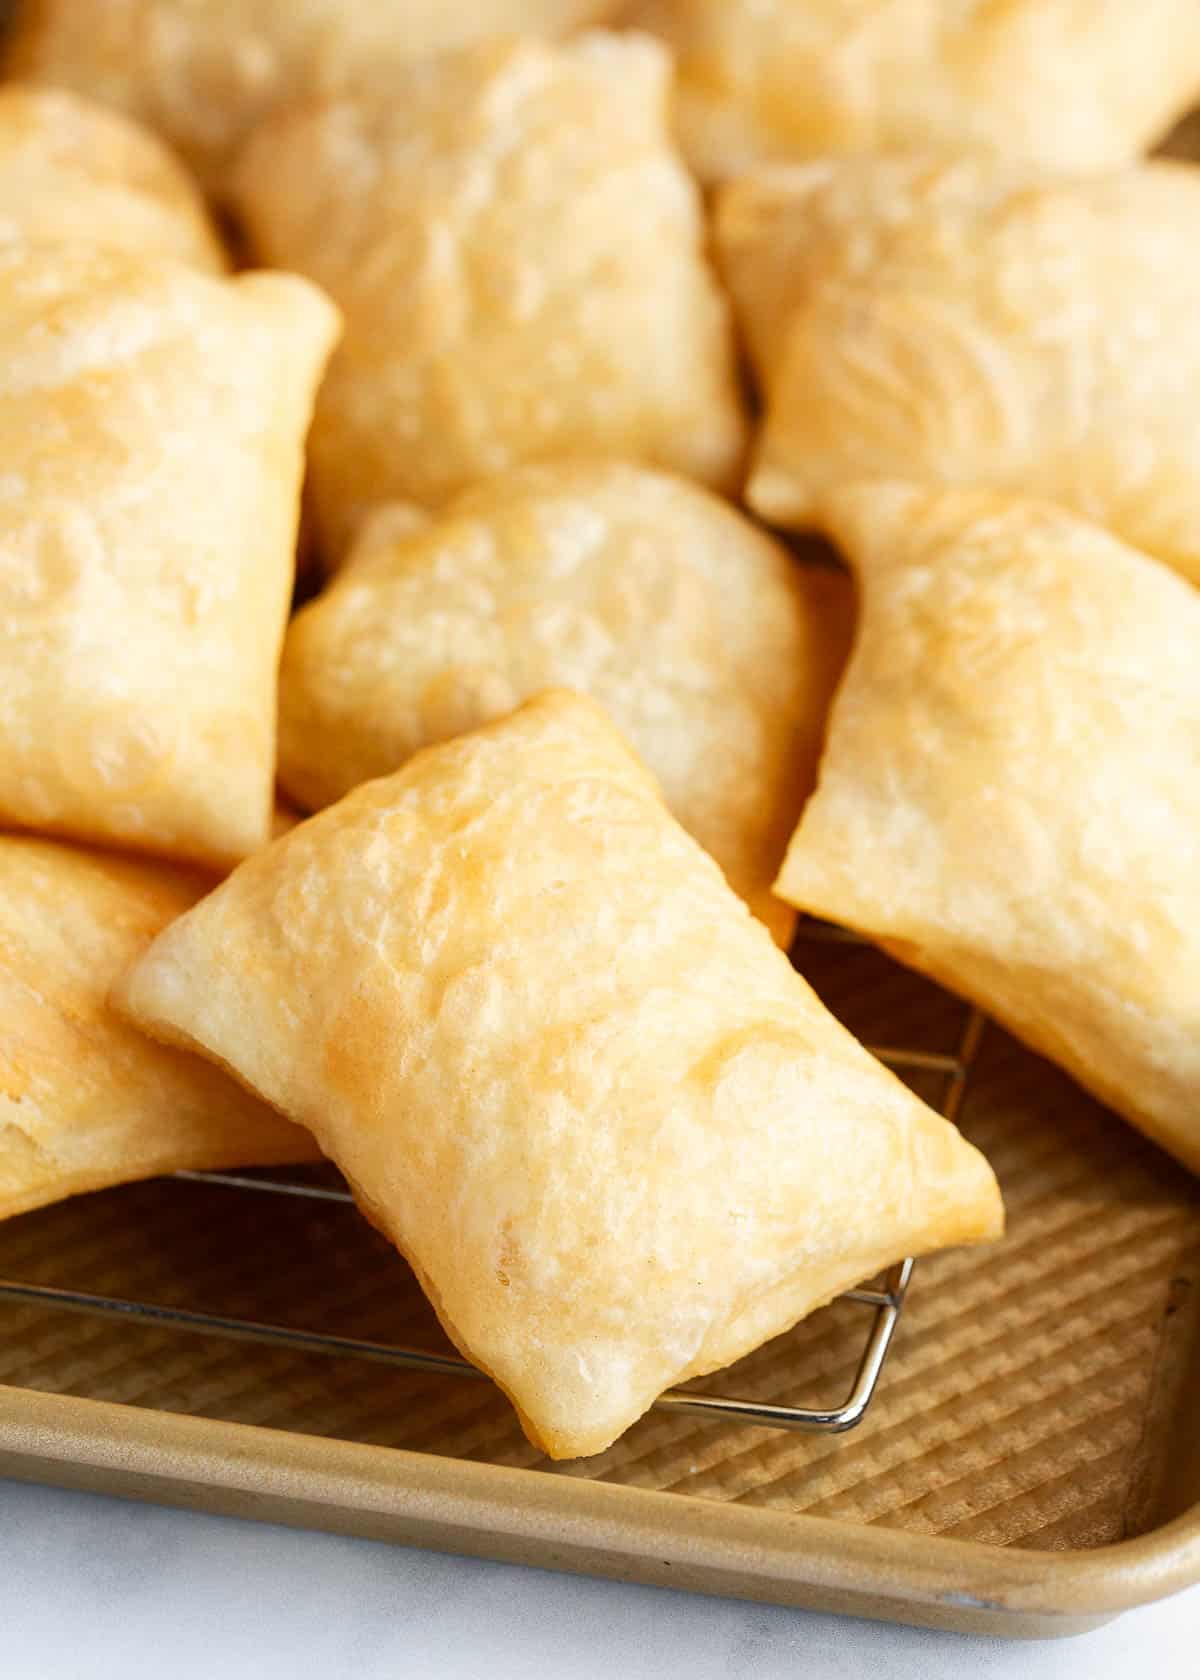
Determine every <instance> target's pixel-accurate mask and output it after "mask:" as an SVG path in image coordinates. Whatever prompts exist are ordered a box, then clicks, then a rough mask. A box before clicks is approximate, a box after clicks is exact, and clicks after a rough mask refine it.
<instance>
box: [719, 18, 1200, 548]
mask: <svg viewBox="0 0 1200 1680" xmlns="http://www.w3.org/2000/svg"><path fill="white" fill-rule="evenodd" d="M1197 15H1198V17H1200V13H1198V14H1197ZM719 224H720V237H721V241H722V245H723V248H724V252H725V262H726V270H727V273H728V275H729V278H730V282H731V284H732V285H733V288H734V291H735V293H736V294H737V295H738V297H739V299H740V302H741V308H742V311H743V313H744V317H745V319H746V323H747V335H748V339H749V343H750V345H751V350H752V354H754V356H755V359H756V361H757V363H758V366H759V371H760V378H761V382H762V383H763V385H764V388H765V390H766V393H767V399H768V400H767V410H768V412H767V419H766V425H765V428H764V430H763V433H762V436H761V438H760V440H759V443H758V447H757V451H756V458H755V462H754V466H753V469H752V473H751V480H750V486H749V491H748V494H749V500H750V502H751V503H752V505H753V506H754V507H756V508H757V510H758V511H759V512H760V513H762V514H763V515H764V516H766V517H768V518H771V519H775V520H779V521H782V522H784V523H788V522H793V523H798V524H805V523H809V522H811V521H812V520H813V519H814V517H815V510H816V505H817V503H818V502H819V500H820V498H821V497H822V496H823V495H824V494H825V493H826V492H828V491H829V490H831V489H836V488H837V487H839V486H840V485H843V484H846V483H850V482H853V481H855V480H858V479H867V478H887V477H896V478H911V479H913V480H914V481H921V482H930V483H941V484H949V485H962V486H964V487H973V486H987V487H989V488H993V489H1002V490H1009V491H1011V492H1013V493H1014V494H1020V495H1028V496H1044V497H1045V498H1047V499H1048V500H1052V501H1058V502H1063V503H1065V504H1067V505H1068V506H1070V507H1071V508H1073V509H1074V510H1075V511H1076V512H1079V513H1082V514H1084V515H1085V516H1086V517H1088V518H1089V519H1092V520H1095V521H1096V522H1097V523H1098V524H1102V525H1106V526H1108V528H1109V529H1111V530H1113V531H1115V532H1116V533H1117V535H1119V536H1121V537H1123V538H1124V539H1125V540H1126V541H1128V542H1130V543H1133V544H1134V545H1136V546H1138V547H1141V548H1144V549H1146V550H1148V551H1149V552H1150V553H1153V554H1156V555H1158V556H1159V557H1160V558H1162V559H1166V560H1169V561H1170V562H1171V563H1172V564H1174V565H1176V566H1177V567H1178V568H1179V569H1180V570H1181V571H1184V572H1185V573H1187V575H1189V576H1191V577H1193V578H1196V579H1200V409H1198V408H1197V405H1196V401H1195V393H1196V390H1197V388H1198V386H1200V314H1198V312H1197V310H1196V300H1195V286H1194V284H1193V269H1194V260H1195V251H1196V248H1197V244H1198V242H1200V170H1197V169H1196V168H1195V167H1194V166H1192V165H1189V164H1179V163H1154V164H1147V165H1141V166H1138V167H1136V168H1130V169H1126V170H1123V171H1120V172H1118V173H1114V174H1111V175H1106V176H1097V177H1093V178H1089V179H1085V180H1076V181H1070V180H1065V179H1054V178H1051V177H1048V176H1044V175H1043V176H1035V175H1030V174H1028V173H1026V172H1023V171H1021V170H1020V169H1016V168H1013V167H1008V166H1005V167H1001V166H995V167H993V166H990V165H981V164H976V163H973V162H969V161H961V162H950V163H947V162H944V161H942V160H938V159H934V158H930V157H923V158H922V157H904V158H900V157H893V158H880V159H873V160H855V161H851V162H845V163H841V164H837V163H835V164H828V165H820V164H814V165H811V166H808V167H800V168H797V169H794V170H786V171H774V172H765V173H764V175H763V176H761V177H758V178H750V179H749V180H748V181H746V182H744V183H738V184H737V185H735V186H732V187H731V188H729V189H728V192H727V193H726V195H725V196H724V199H723V202H722V206H721V210H720V214H719Z"/></svg>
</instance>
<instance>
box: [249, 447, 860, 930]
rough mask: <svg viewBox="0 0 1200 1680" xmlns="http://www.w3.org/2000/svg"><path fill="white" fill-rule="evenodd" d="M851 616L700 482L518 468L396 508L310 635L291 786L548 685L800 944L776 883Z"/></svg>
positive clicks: (305, 622)
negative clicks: (591, 703)
mask: <svg viewBox="0 0 1200 1680" xmlns="http://www.w3.org/2000/svg"><path fill="white" fill-rule="evenodd" d="M398 517H399V518H400V519H402V521H403V523H402V524H401V526H400V528H399V529H398V528H397V521H398ZM853 610H854V604H853V591H852V589H851V586H850V582H849V579H848V578H847V576H846V575H845V573H843V572H838V571H834V570H832V569H830V570H822V569H820V568H818V567H815V566H799V565H797V564H796V562H795V561H794V560H793V558H792V557H791V555H790V554H789V553H788V552H787V550H786V549H784V548H781V547H780V546H779V544H777V543H776V542H774V541H773V540H772V539H771V538H770V537H768V536H767V535H766V534H765V533H764V532H762V531H759V530H758V529H757V528H756V527H755V526H754V525H752V524H751V523H750V521H749V520H747V519H745V518H744V517H743V516H742V515H741V514H739V513H737V512H736V511H735V510H734V509H733V508H731V507H729V506H728V504H727V503H725V502H722V501H720V500H719V499H718V498H717V497H716V496H713V495H711V494H710V493H709V492H708V491H706V490H701V489H699V488H698V487H697V486H696V485H694V484H690V483H689V482H688V481H687V480H685V479H677V478H668V477H667V476H666V475H665V474H662V473H656V472H651V471H649V470H648V469H647V468H644V467H633V466H626V465H619V464H613V463H589V464H584V463H555V464H551V465H546V466H540V467H524V468H518V469H517V470H516V471H515V472H512V473H509V474H506V475H505V476H503V477H501V478H498V479H493V480H491V481H490V482H489V483H487V484H486V485H483V486H481V487H480V488H478V489H476V490H470V491H467V492H466V493H465V494H464V495H462V496H460V497H459V498H457V499H456V500H455V501H454V502H453V503H452V504H451V505H450V507H449V508H447V509H446V510H445V512H443V513H442V514H440V515H438V516H436V517H434V518H432V519H429V520H427V521H425V522H424V523H423V524H422V523H421V521H420V516H419V515H416V516H415V522H414V516H413V514H412V511H411V510H409V509H401V510H399V515H398V513H397V511H396V510H393V509H386V508H385V509H384V510H382V511H381V513H380V514H378V515H376V516H375V518H374V519H372V520H371V521H369V522H368V524H367V526H366V528H365V530H364V532H363V535H362V537H361V539H360V541H359V543H358V545H357V547H356V549H355V550H354V551H353V554H352V557H351V561H350V563H349V564H348V565H347V566H346V567H345V568H344V570H343V571H342V572H341V573H340V574H339V575H338V577H337V578H336V579H335V580H334V582H333V584H332V585H331V587H330V588H329V589H328V590H326V592H325V593H324V594H323V595H321V596H320V597H319V598H318V599H317V600H315V601H313V602H311V603H310V604H309V605H308V606H306V607H305V608H303V609H302V611H301V612H300V613H299V614H298V615H297V616H296V617H295V618H294V619H293V620H292V623H291V625H290V626H289V628H288V633H287V637H286V639H285V641H284V650H283V660H282V662H281V665H280V683H279V778H280V781H281V782H282V784H283V786H284V787H285V788H286V789H287V790H288V792H289V793H290V794H291V795H292V797H293V798H294V799H296V800H297V801H298V802H299V803H300V804H301V805H303V806H305V807H307V808H308V809H310V810H315V809H318V808H319V807H320V806H322V805H327V804H330V803H331V802H332V801H333V800H335V799H340V798H341V797H342V795H343V794H345V793H348V792H349V790H350V789H351V788H352V787H356V786H357V785H358V783H359V782H365V781H367V780H368V779H369V778H370V777H372V776H380V775H384V774H386V773H387V772H388V771H391V770H395V769H397V768H398V767H399V766H400V765H401V764H403V763H404V762H405V760H406V759H408V758H409V757H411V755H412V754H413V753H414V752H416V751H417V749H418V748H419V747H424V746H428V745H430V744H431V743H432V742H435V741H442V740H446V739H448V738H449V737H450V736H452V735H458V734H461V733H462V732H463V731H464V730H467V729H473V728H475V727H476V726H477V725H479V724H481V723H486V722H489V721H490V720H491V719H493V718H497V717H503V716H504V715H505V713H507V712H510V711H512V709H513V708H514V706H516V705H518V704H519V703H520V702H521V701H522V700H528V699H530V698H532V696H533V695H535V694H538V693H540V692H541V690H543V689H546V688H554V687H570V688H573V689H577V690H579V691H580V692H582V693H585V694H588V695H590V696H591V697H592V698H593V699H594V700H597V701H599V702H600V704H601V705H603V706H604V708H605V710H606V711H607V712H608V715H609V717H610V718H611V719H612V721H613V722H614V723H615V724H616V725H617V727H618V729H620V731H621V732H622V734H623V735H624V736H625V738H626V740H627V741H629V742H630V744H631V745H632V746H633V747H634V749H635V750H636V751H637V752H638V753H639V754H640V755H641V757H642V758H643V760H644V761H645V764H646V766H647V768H648V769H649V770H650V771H651V773H652V774H653V775H655V776H656V777H657V778H658V781H659V784H660V786H661V787H662V790H663V794H664V797H665V798H666V801H667V804H668V806H669V807H670V809H671V810H672V812H673V813H674V815H675V816H676V817H677V818H678V820H679V821H680V822H681V823H682V824H683V826H684V827H685V828H686V829H687V830H688V831H689V833H691V834H692V835H693V836H694V837H695V838H696V839H697V840H699V842H700V844H701V845H702V846H703V847H704V848H705V850H706V851H708V852H710V853H711V854H712V856H713V857H715V858H716V860H717V862H718V863H719V864H720V865H721V867H722V869H723V870H724V871H725V875H726V879H727V880H728V881H729V883H730V885H731V886H732V887H733V888H734V890H735V891H736V892H738V893H740V894H741V896H742V897H743V898H744V899H745V900H746V901H747V903H748V904H749V905H750V908H751V909H752V910H753V911H754V912H755V914H756V915H758V916H760V917H761V918H762V920H763V921H765V922H766V923H767V925H768V926H769V927H770V928H771V930H772V932H773V933H774V934H775V936H776V938H777V939H778V940H779V941H780V942H781V943H782V944H786V943H787V941H788V938H789V937H790V934H791V930H792V926H793V923H794V921H795V917H794V916H793V914H792V912H791V910H790V909H789V907H788V906H787V905H785V904H784V903H783V902H782V901H781V900H780V899H777V898H775V897H774V896H773V895H772V893H771V885H772V883H773V882H774V879H775V876H776V875H777V874H778V872H779V866H780V864H781V863H782V861H783V854H784V850H785V848H786V846H787V842H788V839H789V838H790V836H791V833H792V830H793V829H794V828H795V826H796V822H797V819H798V818H799V815H800V810H801V807H802V805H803V803H804V800H805V798H806V797H807V795H808V794H809V793H810V792H811V791H812V787H813V784H814V782H815V780H816V768H817V759H818V757H819V756H820V750H821V742H822V737H823V734H824V727H825V717H826V713H827V711H828V707H829V701H830V698H831V695H832V692H833V687H834V685H835V683H836V682H837V679H838V676H839V675H840V673H841V669H842V666H843V664H844V663H845V658H846V654H847V652H848V648H849V639H850V634H851V630H852V625H853Z"/></svg>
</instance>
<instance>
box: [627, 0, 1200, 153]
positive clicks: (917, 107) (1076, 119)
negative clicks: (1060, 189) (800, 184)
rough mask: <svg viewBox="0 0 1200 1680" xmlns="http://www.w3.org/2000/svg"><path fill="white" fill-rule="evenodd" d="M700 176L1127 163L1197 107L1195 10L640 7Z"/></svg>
mask: <svg viewBox="0 0 1200 1680" xmlns="http://www.w3.org/2000/svg"><path fill="white" fill-rule="evenodd" d="M626 16H627V18H628V20H629V21H631V22H633V23H635V24H638V25H640V26H642V27H644V28H647V29H653V30H655V31H656V32H657V33H659V34H661V35H662V36H663V38H664V39H665V40H666V41H667V42H669V44H670V45H671V46H672V47H673V48H674V50H675V51H676V53H677V54H678V57H679V111H678V120H679V129H680V137H681V139H682V141H683V144H684V147H685V149H686V151H687V153H688V156H689V158H690V160H691V162H692V164H693V165H694V167H695V168H697V169H698V170H699V171H700V173H701V174H702V175H704V176H706V177H708V178H717V177H721V176H728V175H731V174H735V173H737V172H738V171H739V170H742V169H746V168H748V167H750V166H751V165H753V164H755V163H758V162H763V161H766V160H769V159H802V158H811V157H821V156H825V155H830V154H837V153H855V152H877V151H883V150H887V149H888V148H889V147H894V146H937V147H939V148H944V149H945V150H948V151H968V150H976V149H978V150H982V151H988V152H994V153H998V154H1002V155H1004V156H1008V157H1023V158H1027V159H1029V160H1031V161H1035V162H1038V163H1044V164H1048V165H1050V166H1052V167H1054V168H1063V169H1091V168H1103V167H1106V166H1107V165H1109V164H1114V163H1124V162H1126V161H1127V160H1128V159H1130V158H1132V157H1135V156H1137V154H1138V153H1139V152H1141V151H1143V150H1145V149H1146V148H1147V147H1149V146H1150V145H1151V144H1153V142H1154V141H1155V140H1156V139H1158V138H1159V137H1160V136H1161V135H1163V134H1164V133H1165V132H1166V130H1167V129H1168V128H1169V127H1170V125H1171V123H1172V121H1173V120H1174V119H1175V118H1176V117H1177V116H1182V115H1183V113H1184V112H1185V111H1186V110H1187V109H1188V107H1189V105H1190V104H1191V103H1192V102H1193V100H1195V99H1196V98H1197V97H1198V96H1200V9H1198V8H1197V7H1196V5H1195V4H1194V0H1146V3H1145V4H1137V5H1135V4H1130V0H965V3H964V0H868V3H865V4H864V0H634V4H633V5H632V6H631V7H630V8H629V9H628V11H627V13H626Z"/></svg>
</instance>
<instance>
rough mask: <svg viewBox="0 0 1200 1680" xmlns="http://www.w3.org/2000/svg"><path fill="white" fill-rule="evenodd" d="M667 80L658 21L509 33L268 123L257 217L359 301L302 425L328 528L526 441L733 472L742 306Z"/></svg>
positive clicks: (506, 459)
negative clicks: (688, 159) (671, 129)
mask: <svg viewBox="0 0 1200 1680" xmlns="http://www.w3.org/2000/svg"><path fill="white" fill-rule="evenodd" d="M668 82H669V65H668V61H667V57H666V54H665V53H664V52H663V50H662V48H661V47H660V46H659V45H658V44H657V43H656V42H653V41H650V40H647V39H645V38H644V37H635V36H629V37H622V36H617V35H603V34H599V33H596V34H590V35H584V36H581V37H580V38H579V39H578V40H577V41H575V42H573V43H571V44H569V45H567V46H559V47H556V46H550V45H547V44H546V43H544V42H540V41H529V40H527V41H514V42H504V43H493V44H491V45H488V46H483V47H479V48H475V49H470V50H464V51H461V52H454V53H446V54H441V55H438V56H436V57H434V58H431V59H427V60H425V61H423V62H421V63H420V64H415V65H412V66H409V67H407V68H405V69H403V70H401V71H399V72H398V73H397V75H396V76H395V77H393V78H392V79H391V81H390V83H389V85H388V88H387V90H386V92H385V93H384V94H383V95H381V96H379V97H377V98H362V99H351V100H344V101H335V102H332V103H328V104H325V105H318V106H310V107H306V108H300V109H296V110H290V111H281V112H279V113H278V114H277V115H276V116H275V117H273V118H269V119H268V120H267V122H266V123H265V124H264V125H263V126H262V128H260V129H259V131H258V132H257V133H256V134H255V136H254V138H253V139H252V140H251V142H250V144H249V146H248V148H247V150H246V152H245V154H244V156H243V158H242V161H241V165H240V168H239V171H238V176H237V186H238V197H239V203H240V206H241V209H242V212H243V216H244V219H245V222H246V225H247V227H248V229H249V232H250V235H251V238H252V241H253V242H254V243H255V245H256V247H257V250H258V252H259V254H260V256H261V257H262V258H263V260H265V261H267V262H270V263H273V264H276V265H278V266H280V267H286V268H294V269H296V270H298V271H299V272H300V273H302V274H308V275H310V276H311V277H312V278H313V279H314V280H317V281H318V282H319V283H320V284H321V285H322V286H324V287H325V288H326V289H327V290H328V292H329V293H330V295H331V296H332V297H333V298H334V299H335V301H336V302H337V303H338V304H339V305H340V306H341V308H342V310H343V312H344V314H345V317H346V336H345V340H344V342H343V344H342V345H341V347H340V349H339V351H338V353H337V355H336V356H335V357H334V360H333V364H332V366H331V368H330V373H329V378H328V380H327V381H326V383H325V386H324V388H323V390H322V393H321V400H320V402H319V404H318V408H317V418H316V423H315V425H314V428H313V440H312V474H313V489H314V493H315V503H316V510H317V514H318V518H319V522H320V525H321V527H322V531H323V534H324V537H325V540H326V545H327V547H328V548H329V549H330V550H331V551H337V552H340V551H341V550H342V548H343V547H344V544H345V542H346V539H347V538H348V536H349V534H350V532H351V531H352V529H353V527H354V526H355V524H356V523H357V521H358V520H359V519H360V518H361V516H362V514H363V513H364V512H365V511H367V510H368V509H370V508H371V507H372V506H377V505H379V504H380V503H383V502H387V501H390V500H401V501H412V502H416V503H418V504H422V505H424V506H428V507H435V506H437V505H439V504H441V503H444V502H445V501H446V500H447V499H448V498H449V497H451V496H452V495H454V494H456V493H457V492H458V491H459V490H463V489H466V488H468V487H469V486H470V485H472V484H475V483H477V482H478V481H479V480H480V479H482V478H486V477H489V476H491V475H493V474H495V473H499V472H502V471H504V470H506V469H507V468H509V467H513V466H518V465H522V464H524V463H526V462H528V461H536V460H547V459H551V458H554V457H564V456H570V455H579V454H600V455H616V456H624V457H626V458H628V459H630V460H639V461H643V462H646V463H648V464H651V465H658V466H664V467H668V468H672V469H674V470H675V471H677V472H680V473H683V474H685V475H687V476H689V477H694V478H697V479H700V480H701V481H703V482H705V483H709V484H712V485H715V486H717V487H719V488H731V487H732V486H733V485H734V483H735V481H736V480H737V477H738V473H739V468H740V462H741V457H742V453H743V445H744V441H745V434H744V419H743V414H742V409H741V398H740V392H739V389H738V382H737V375H736V367H735V358H734V350H733V342H732V326H731V322H730V319H729V311H728V308H727V305H726V301H725V297H724V294H723V293H722V292H721V290H720V288H719V287H718V285H717V282H716V280H715V278H714V276H713V274H712V273H711V272H710V270H709V267H708V264H707V261H706V257H705V252H704V242H705V228H704V221H703V217H702V214H701V206H700V200H699V196H698V193H697V190H696V188H695V186H694V184H693V183H692V182H691V180H690V179H689V177H688V176H687V174H686V172H685V170H684V168H683V165H682V163H680V162H679V160H678V159H677V158H676V156H675V154H674V153H673V151H672V150H671V147H670V144H669V141H668V136H667V113H666V98H667V90H668Z"/></svg>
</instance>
